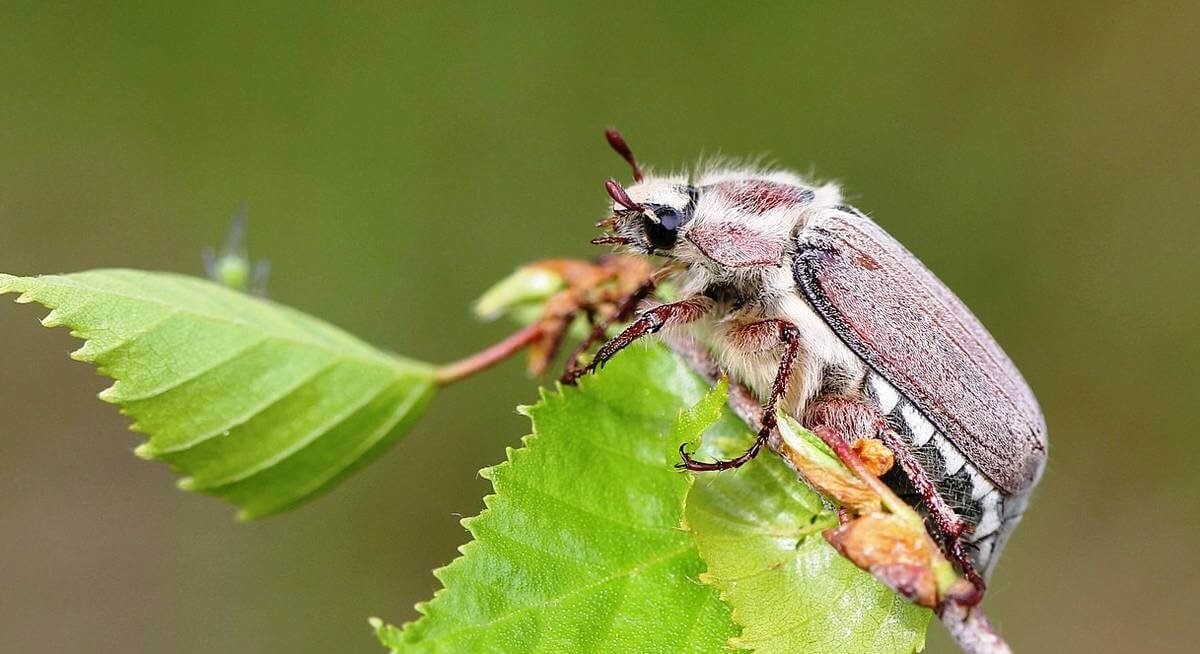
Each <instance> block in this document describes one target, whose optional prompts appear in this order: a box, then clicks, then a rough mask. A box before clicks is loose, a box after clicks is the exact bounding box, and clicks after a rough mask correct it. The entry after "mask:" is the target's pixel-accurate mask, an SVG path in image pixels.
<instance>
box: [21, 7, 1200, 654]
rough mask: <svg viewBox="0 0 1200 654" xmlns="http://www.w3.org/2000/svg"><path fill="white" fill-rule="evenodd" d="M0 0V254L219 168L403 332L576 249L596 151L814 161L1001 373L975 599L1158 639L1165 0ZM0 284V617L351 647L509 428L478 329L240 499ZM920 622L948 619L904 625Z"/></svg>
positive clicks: (291, 298)
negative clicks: (1000, 447) (1016, 484)
mask: <svg viewBox="0 0 1200 654" xmlns="http://www.w3.org/2000/svg"><path fill="white" fill-rule="evenodd" d="M49 5H50V3H41V2H37V3H32V2H29V3H27V2H4V3H0V270H4V271H6V272H12V273H23V274H31V273H45V272H60V271H74V270H81V269H86V268H92V267H98V266H131V267H138V268H148V269H164V270H174V271H183V272H193V273H198V272H200V271H201V263H200V250H201V248H202V247H203V246H205V245H215V244H218V243H219V242H220V241H222V240H223V238H224V234H225V231H226V228H227V225H228V220H229V218H230V216H231V215H232V214H233V212H234V210H235V208H236V207H237V206H238V205H239V204H240V203H245V204H246V205H247V206H248V208H249V212H250V217H251V224H250V242H251V246H252V249H253V252H254V254H255V255H256V256H262V257H267V258H269V259H270V260H271V262H272V264H273V268H274V272H273V275H272V278H271V283H270V288H271V292H272V295H273V296H274V297H275V298H276V299H278V300H281V301H284V302H287V303H289V304H292V305H295V306H297V307H300V308H301V309H304V310H307V311H309V312H312V313H314V314H316V315H318V316H321V317H324V318H326V319H328V320H330V321H332V322H334V323H336V324H339V325H342V326H344V327H346V328H348V329H349V330H350V331H352V332H355V333H357V334H360V335H362V336H363V337H365V338H366V339H367V340H369V341H371V342H374V343H376V344H379V345H381V346H385V347H388V348H391V349H394V350H396V351H398V352H401V353H404V354H408V355H411V356H415V357H419V358H423V359H426V360H431V361H444V360H449V359H452V358H455V357H457V356H460V355H462V354H464V353H466V352H469V351H472V350H474V349H477V348H479V347H481V346H484V345H485V344H488V343H490V342H492V341H493V340H495V339H497V338H499V337H500V336H502V335H503V334H504V333H505V330H506V329H507V327H506V326H504V325H483V324H477V323H475V322H473V321H472V320H471V319H470V317H469V313H468V307H469V304H470V302H471V301H472V299H473V298H474V297H476V295H477V294H478V293H479V292H480V291H482V290H483V289H484V288H486V287H487V286H488V285H489V284H490V283H492V282H493V281H494V280H496V279H498V278H499V277H501V276H503V275H504V274H506V273H508V272H509V271H510V270H511V269H513V268H514V267H515V266H517V265H519V264H521V263H523V262H527V261H530V260H533V259H538V258H544V257H549V256H563V255H569V256H589V255H591V254H593V252H594V249H593V248H592V247H591V246H589V245H587V239H588V238H590V237H591V236H592V235H593V229H592V228H591V223H592V222H593V221H595V220H596V219H598V218H599V217H601V215H602V207H603V204H604V196H603V191H602V188H601V182H602V181H603V180H604V179H605V178H607V177H609V176H618V177H621V178H624V176H625V175H626V168H625V167H624V164H623V163H622V162H621V161H620V160H619V159H618V158H617V157H616V156H615V155H613V154H612V153H611V152H610V151H609V150H608V149H607V147H606V146H605V145H604V143H603V139H602V137H601V129H602V128H603V127H605V126H607V125H609V124H615V125H619V126H620V127H621V128H622V129H623V130H624V132H625V134H626V136H627V137H628V138H629V139H630V141H631V143H632V144H633V146H634V149H635V151H636V152H637V153H638V154H639V156H640V157H641V158H642V159H643V160H644V161H646V162H650V163H652V164H655V165H658V166H659V167H660V168H661V167H668V168H672V167H682V166H686V165H688V164H689V163H690V162H692V161H693V160H695V159H696V157H697V156H699V155H700V154H702V153H705V154H712V153H715V152H722V153H726V154H729V155H757V154H763V153H766V154H768V155H769V156H770V157H771V158H772V159H773V160H774V161H775V162H777V163H779V164H781V165H783V166H787V167H791V168H796V169H800V170H802V171H814V172H815V173H816V174H818V175H820V176H824V177H832V178H837V179H840V180H843V181H844V183H845V185H846V188H847V189H848V192H849V194H850V196H851V197H852V198H853V199H854V201H855V203H856V204H858V205H859V206H860V207H862V208H863V209H864V210H866V211H868V212H870V213H871V214H873V215H874V216H876V217H877V219H878V220H879V222H880V223H882V224H883V225H884V226H885V227H886V228H887V229H889V230H890V231H892V232H893V233H894V234H896V235H897V236H898V237H899V238H900V239H901V240H902V241H904V242H905V243H907V244H908V245H909V246H910V248H911V249H912V250H914V251H915V252H917V253H918V254H919V255H920V256H922V257H923V258H924V260H925V261H926V262H927V263H928V264H929V265H930V266H931V267H932V268H933V269H934V270H935V271H937V272H938V273H939V274H940V275H941V276H942V277H943V278H944V279H946V280H947V281H948V282H949V283H950V285H951V286H952V287H953V288H955V289H956V290H957V291H958V293H959V294H961V295H962V296H963V297H964V298H965V299H966V300H967V302H968V303H969V304H970V305H971V306H972V307H973V308H974V309H975V310H976V311H977V312H978V314H979V315H980V316H981V317H982V318H983V319H984V322H986V323H987V324H988V326H989V327H990V328H991V330H992V331H993V332H994V333H995V334H996V335H997V337H998V338H999V340H1000V341H1001V342H1002V343H1003V344H1004V346H1005V347H1006V348H1007V350H1008V351H1009V352H1010V353H1011V355H1012V356H1013V358H1014V359H1015V360H1016V361H1017V362H1018V364H1019V365H1020V367H1021V369H1022V370H1023V371H1024V372H1025V374H1026V376H1027V377H1028V378H1029V380H1030V382H1031V384H1032V385H1033V387H1034V388H1035V390H1036V391H1037V393H1038V396H1039V397H1040V399H1041V401H1042V404H1043V406H1044V408H1045V412H1046V414H1047V417H1048V419H1049V424H1050V428H1051V445H1052V449H1051V459H1050V464H1049V468H1048V470H1047V474H1046V476H1045V479H1044V481H1043V482H1042V486H1041V488H1040V491H1039V493H1038V496H1037V498H1036V502H1035V503H1034V505H1033V507H1032V509H1031V511H1030V512H1029V513H1028V515H1027V517H1026V519H1025V523H1024V525H1023V526H1022V528H1021V529H1020V530H1019V531H1018V532H1017V536H1016V537H1015V538H1014V540H1013V541H1012V542H1011V543H1010V546H1009V549H1008V550H1007V552H1006V554H1005V556H1004V559H1003V561H1002V562H1001V564H1000V566H999V569H998V571H997V574H996V577H995V579H994V583H993V587H992V590H991V594H990V595H989V599H988V602H987V606H988V607H989V609H990V612H991V614H992V616H993V618H994V620H995V621H996V622H997V623H999V625H1000V626H1001V628H1002V630H1003V631H1004V633H1005V634H1006V635H1007V636H1008V637H1009V638H1010V640H1011V641H1012V642H1013V643H1014V644H1015V645H1016V646H1017V647H1018V648H1019V650H1020V651H1023V652H1127V651H1147V652H1149V651H1153V652H1194V651H1196V644H1195V642H1196V641H1195V638H1196V637H1195V629H1194V627H1195V615H1196V613H1197V611H1198V610H1200V599H1198V593H1197V591H1198V590H1200V579H1198V577H1200V526H1198V524H1200V508H1198V507H1200V491H1198V490H1197V488H1198V487H1200V483H1198V482H1200V472H1198V465H1200V456H1198V454H1197V452H1198V450H1200V448H1197V446H1196V444H1195V443H1196V441H1195V438H1196V430H1195V427H1194V420H1195V415H1196V409H1197V399H1198V398H1200V392H1198V391H1200V382H1198V381H1197V379H1198V378H1200V377H1198V376H1197V367H1198V364H1200V339H1198V338H1197V336H1198V335H1200V333H1198V329H1197V325H1198V323H1200V320H1198V319H1200V305H1198V303H1197V293H1196V290H1195V287H1196V278H1197V274H1198V273H1200V256H1198V252H1197V250H1198V246H1200V216H1198V215H1197V209H1198V207H1200V202H1198V201H1197V186H1198V182H1200V179H1198V173H1200V138H1198V137H1197V133H1198V130H1200V111H1198V110H1197V108H1198V104H1200V75H1198V74H1197V71H1200V48H1198V47H1197V44H1196V34H1197V33H1200V5H1197V4H1196V3H1178V4H1174V3H1167V2H1158V3H1129V2H1107V3H1078V4H1070V3H1063V4H1061V5H1057V6H1055V7H1044V6H1042V5H1043V3H1036V2H1023V3H1004V6H999V3H997V4H996V6H983V5H974V6H970V7H966V6H951V5H950V4H949V3H932V4H927V5H920V4H917V5H914V4H907V3H905V4H904V6H900V5H899V4H897V5H893V4H892V3H865V4H860V5H858V6H855V7H848V6H841V5H840V4H838V5H835V4H833V3H830V4H827V5H826V4H824V3H823V4H822V5H821V6H802V5H800V4H798V3H796V4H793V3H779V4H768V3H756V4H748V3H747V4H745V5H742V6H737V7H734V8H730V7H722V6H719V5H716V4H713V5H709V4H691V5H688V6H682V5H680V6H667V5H662V6H654V5H648V4H645V3H637V4H630V5H620V4H616V3H605V4H604V6H603V7H593V8H588V7H584V6H583V4H582V3H581V4H579V5H578V6H573V7H567V6H557V5H541V6H539V5H531V4H522V5H521V6H517V7H505V8H501V7H499V6H485V5H483V4H473V3H472V4H468V3H462V4H456V5H452V6H451V5H447V6H442V7H433V6H430V5H428V4H425V3H420V4H418V3H380V4H365V3H338V4H332V3H331V4H326V5H321V4H317V3H277V4H273V5H272V4H258V5H257V6H256V7H248V6H245V5H244V3H200V4H195V5H194V6H187V5H184V4H183V3H169V6H168V5H163V6H152V5H149V3H87V6H84V3H71V4H63V5H61V6H49ZM40 315H41V312H40V311H39V310H35V309H33V308H31V307H18V306H16V305H12V304H11V303H9V302H8V301H7V298H6V299H5V300H4V302H3V303H0V339H2V343H3V347H0V651H3V652H67V651H71V652H178V653H184V654H186V653H201V652H205V653H207V652H268V651H270V652H282V651H286V652H293V653H304V652H314V653H316V652H320V653H328V652H376V651H379V650H378V648H377V647H376V645H375V644H374V641H373V638H372V637H371V636H370V634H369V632H368V628H367V625H366V617H367V616H368V615H382V616H384V617H386V618H388V619H390V620H394V621H402V620H406V619H409V618H412V617H413V616H414V615H415V614H414V612H413V610H412V608H411V607H412V605H413V603H414V602H417V601H420V600H423V599H426V598H428V597H429V596H430V595H431V594H432V593H433V591H434V590H435V589H436V588H437V587H438V584H437V583H436V581H435V580H434V578H433V577H432V576H431V574H430V570H431V569H432V568H434V567H436V566H439V565H442V564H444V563H446V562H448V561H449V560H450V559H451V558H452V557H454V556H455V555H456V551H455V547H456V546H458V545H460V544H461V543H462V542H464V540H465V538H466V534H465V532H464V531H463V530H462V529H461V527H460V526H459V525H458V520H459V518H460V516H463V515H471V514H474V513H476V512H477V511H478V510H479V509H480V507H481V497H482V496H483V495H484V494H485V492H487V490H488V486H487V485H486V483H485V482H484V481H482V480H481V479H480V478H478V477H477V475H476V471H477V470H478V469H479V468H480V467H483V466H486V465H489V464H493V463H495V462H497V461H499V460H500V459H501V458H502V457H503V452H504V447H505V446H509V445H514V444H516V443H517V440H518V438H519V437H520V436H521V435H522V434H524V433H525V432H526V430H527V423H526V421H525V419H523V418H521V417H520V416H517V415H516V414H515V413H514V411H513V407H514V405H516V404H518V403H521V402H526V401H529V400H530V399H532V398H534V397H535V384H534V383H533V382H532V381H529V380H526V379H525V378H524V377H523V373H522V371H521V369H520V366H519V365H518V364H516V363H510V364H508V365H506V366H504V367H503V368H501V369H498V370H496V371H493V372H491V373H490V374H488V375H486V376H483V377H479V378H476V379H473V380H470V381H468V382H466V383H463V384H461V385H458V386H455V387H453V388H451V389H450V390H449V391H448V392H445V393H443V394H442V395H441V396H440V397H439V398H437V400H436V402H435V404H434V406H433V408H432V410H431V412H430V414H429V415H428V416H427V417H426V418H425V419H424V420H423V421H422V423H421V424H420V425H419V426H418V427H417V428H416V429H415V430H414V431H413V432H412V433H411V434H410V435H409V436H408V437H407V438H406V439H405V440H403V441H401V442H400V444H399V445H398V446H397V447H396V448H395V449H394V450H392V451H391V452H389V453H388V454H387V455H385V456H384V457H383V458H382V459H380V460H379V461H378V462H376V463H375V464H373V465H371V466H369V467H368V468H367V469H365V470H363V471H362V472H361V473H359V474H358V475H356V476H355V477H353V478H352V479H351V480H349V481H348V482H347V483H345V484H344V485H343V486H341V487H340V488H338V489H337V490H336V491H335V492H333V493H332V494H329V495H326V496H324V497H322V498H321V499H320V500H318V501H317V502H315V503H313V504H311V505H307V506H305V507H303V508H302V509H301V510H298V511H296V512H293V513H289V514H287V515H284V516H280V517H277V518H273V519H269V520H266V521H264V522H261V523H256V524H248V525H237V524H235V523H234V522H233V519H232V511H231V510H230V509H229V508H228V507H226V506H224V505H222V504H220V503H219V502H217V501H216V500H212V499H209V498H205V497H201V496H196V495H189V494H185V493H181V492H178V491H176V490H174V479H173V477H172V475H171V474H170V473H169V472H168V471H167V470H166V469H165V468H164V467H163V466H160V465H157V464H151V463H146V462H143V461H140V460H138V459H136V458H135V457H133V456H132V455H131V453H130V450H131V449H132V448H133V447H134V446H135V445H136V444H137V442H138V439H137V437H136V436H135V435H133V434H132V433H129V432H127V431H126V421H125V420H124V419H123V418H122V417H120V416H119V415H118V414H117V413H116V411H115V410H114V409H113V408H112V407H110V406H107V405H104V404H102V403H100V402H99V401H97V400H96V399H95V398H94V394H95V393H96V392H97V391H99V390H100V389H101V388H103V387H104V386H105V385H106V383H105V381H104V380H102V379H101V378H99V377H97V376H96V375H95V374H94V372H93V371H92V370H90V369H89V367H88V366H85V365H83V364H79V363H74V362H72V361H70V360H68V359H67V357H66V356H65V355H66V353H67V352H68V351H70V350H72V349H74V348H75V347H76V345H77V344H76V343H75V342H74V341H73V339H71V338H70V337H69V336H68V335H67V334H66V333H65V331H63V330H57V331H47V330H44V329H42V328H41V327H39V326H38V325H37V322H36V320H35V318H36V317H40ZM930 651H933V652H947V651H950V646H949V644H948V641H947V640H946V638H945V636H944V635H943V634H942V632H941V628H940V627H939V626H934V627H933V628H932V629H931V640H930Z"/></svg>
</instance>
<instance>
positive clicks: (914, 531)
mask: <svg viewBox="0 0 1200 654" xmlns="http://www.w3.org/2000/svg"><path fill="white" fill-rule="evenodd" d="M825 539H826V540H827V541H829V543H830V544H831V545H833V546H834V547H835V548H837V550H838V551H839V552H841V553H842V555H843V556H845V557H846V558H848V559H850V560H851V561H852V562H854V564H855V565H857V566H858V567H860V568H862V569H863V570H867V571H869V572H870V573H871V574H873V575H874V576H875V578H877V579H879V580H880V581H882V582H883V583H884V584H885V585H887V586H888V587H889V588H891V589H892V590H894V591H896V592H897V593H899V594H900V595H902V596H904V597H905V598H906V599H908V600H909V601H911V602H913V603H915V604H920V605H921V606H928V607H930V608H933V607H935V606H937V604H938V590H939V589H938V585H939V584H938V575H937V574H936V573H935V567H936V564H937V562H938V561H939V560H941V556H940V552H938V551H937V548H936V546H935V545H934V544H933V542H932V541H931V540H930V539H929V536H928V535H927V534H926V533H925V530H924V529H923V528H919V527H916V526H914V525H913V524H911V523H910V522H909V521H907V520H904V519H903V518H899V517H897V516H895V515H892V514H890V513H872V514H870V515H864V516H862V517H860V518H858V519H855V520H852V521H850V522H848V523H846V524H844V525H841V526H839V527H835V528H833V529H830V530H829V531H826V532H825Z"/></svg>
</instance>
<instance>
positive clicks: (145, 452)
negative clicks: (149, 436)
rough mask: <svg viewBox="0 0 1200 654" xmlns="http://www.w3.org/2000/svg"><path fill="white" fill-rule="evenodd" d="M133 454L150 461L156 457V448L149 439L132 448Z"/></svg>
mask: <svg viewBox="0 0 1200 654" xmlns="http://www.w3.org/2000/svg"><path fill="white" fill-rule="evenodd" d="M133 455H134V456H136V457H137V458H139V459H145V460H147V461H152V460H154V459H155V458H157V457H158V450H156V449H154V446H153V445H151V444H150V441H146V442H145V443H142V444H141V445H138V446H137V447H135V448H133ZM179 481H180V483H182V482H183V481H184V480H182V479H180V480H179Z"/></svg>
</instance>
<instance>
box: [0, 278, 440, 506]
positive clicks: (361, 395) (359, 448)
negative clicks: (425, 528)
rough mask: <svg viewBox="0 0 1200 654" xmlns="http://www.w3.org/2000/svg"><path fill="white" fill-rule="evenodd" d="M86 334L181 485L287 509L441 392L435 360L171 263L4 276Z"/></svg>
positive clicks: (116, 397) (380, 443)
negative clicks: (388, 349)
mask: <svg viewBox="0 0 1200 654" xmlns="http://www.w3.org/2000/svg"><path fill="white" fill-rule="evenodd" d="M12 292H16V293H20V294H21V295H20V297H18V298H17V301H18V302H37V303H39V304H41V305H43V306H45V307H47V308H49V309H51V312H50V314H49V315H48V316H46V318H45V319H44V320H43V321H42V322H43V324H44V325H46V326H47V327H54V326H59V325H63V326H66V327H68V328H70V329H71V333H72V335H74V336H77V337H79V338H82V339H84V340H85V341H86V342H85V343H84V345H83V347H81V348H80V349H79V350H77V351H76V352H74V353H72V355H71V356H72V357H73V358H75V359H78V360H80V361H88V362H93V363H95V364H96V365H97V367H98V368H99V370H100V372H101V373H103V374H105V375H107V376H109V377H112V378H113V379H115V380H116V383H114V384H113V385H112V386H111V387H109V388H108V389H106V390H105V391H103V392H102V393H101V394H100V397H101V399H103V400H105V401H106V402H112V403H115V404H118V405H120V407H121V412H122V413H124V414H126V415H128V416H130V417H132V418H133V419H134V421H135V422H134V424H133V426H132V429H133V430H135V431H138V432H142V433H145V434H148V435H149V440H147V441H146V442H145V443H143V444H142V445H141V446H140V447H138V448H137V450H136V453H137V454H138V456H141V457H144V458H147V459H155V460H159V461H164V462H166V463H168V464H170V465H171V466H172V467H174V468H175V469H176V470H177V471H179V472H180V473H182V474H185V475H188V476H187V477H185V478H184V479H182V480H180V486H181V487H183V488H185V489H187V490H193V491H198V492H201V493H206V494H209V495H215V496H218V497H221V498H224V499H225V500H228V501H229V502H232V503H233V504H235V505H237V506H239V507H242V510H241V512H240V513H239V517H241V518H244V519H249V518H257V517H261V516H265V515H268V514H272V513H276V512H279V511H282V510H284V509H287V508H289V507H291V506H294V505H295V504H297V503H299V502H302V501H304V500H306V499H309V498H311V497H313V496H314V495H316V494H318V493H320V492H322V491H324V490H326V489H328V488H330V487H332V486H333V485H334V484H335V483H336V482H337V481H338V480H340V479H341V478H342V477H343V476H345V475H346V474H347V473H348V472H349V471H350V470H352V469H354V468H355V467H357V466H359V465H361V464H363V463H364V462H366V461H368V460H370V459H371V458H373V457H374V456H375V455H376V454H378V453H379V452H380V451H382V450H383V449H384V448H385V447H386V446H387V445H389V444H390V443H392V442H394V440H395V439H396V438H397V437H399V435H400V434H402V433H403V432H404V431H406V430H407V429H408V428H409V427H410V426H411V425H412V424H413V422H414V421H415V420H416V419H417V418H418V417H419V416H420V415H421V413H422V412H423V410H424V408H425V406H426V404H427V403H428V401H429V399H430V397H431V396H432V394H433V390H434V384H433V371H432V368H431V367H430V366H428V365H426V364H423V363H419V362H416V361H411V360H408V359H402V358H399V357H395V356H391V355H388V354H385V353H383V352H380V351H379V350H377V349H375V348H373V347H371V346H369V345H367V344H366V343H364V342H362V341H360V340H358V339H357V338H354V337H353V336H351V335H349V334H347V333H346V332H344V331H342V330H340V329H338V328H336V327H333V326H332V325H329V324H328V323H324V322H322V321H320V320H317V319H315V318H313V317H311V316H308V315H306V314H303V313H301V312H299V311H296V310H294V309H290V308H288V307H285V306H281V305H279V304H275V303H273V302H270V301H267V300H262V299H259V298H254V297H251V296H248V295H245V294H242V293H238V292H235V291H233V290H230V289H227V288H224V287H222V286H220V285H219V284H215V283H212V282H209V281H206V280H202V279H197V278H194V277H187V276H183V275H175V274H170V273H151V272H140V271H133V270H96V271H89V272H83V273H76V274H71V275H54V276H43V277H13V276H11V275H0V294H3V293H12Z"/></svg>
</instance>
